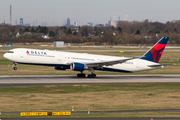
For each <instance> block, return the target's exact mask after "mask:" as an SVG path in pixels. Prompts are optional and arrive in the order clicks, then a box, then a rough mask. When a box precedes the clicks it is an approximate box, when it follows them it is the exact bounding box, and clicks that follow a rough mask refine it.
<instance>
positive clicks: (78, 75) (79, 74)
mask: <svg viewBox="0 0 180 120" xmlns="http://www.w3.org/2000/svg"><path fill="white" fill-rule="evenodd" d="M77 77H79V78H85V77H86V74H84V73H82V71H81V73H78V74H77Z"/></svg>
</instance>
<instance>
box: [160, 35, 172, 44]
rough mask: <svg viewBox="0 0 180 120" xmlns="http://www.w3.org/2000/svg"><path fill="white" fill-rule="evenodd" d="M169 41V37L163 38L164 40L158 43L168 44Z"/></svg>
mask: <svg viewBox="0 0 180 120" xmlns="http://www.w3.org/2000/svg"><path fill="white" fill-rule="evenodd" d="M168 40H169V37H163V38H162V39H161V40H160V41H159V42H158V44H167V42H168Z"/></svg>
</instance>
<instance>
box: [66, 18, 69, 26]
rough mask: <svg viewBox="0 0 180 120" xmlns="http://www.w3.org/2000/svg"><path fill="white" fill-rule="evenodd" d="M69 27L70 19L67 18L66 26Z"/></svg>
mask: <svg viewBox="0 0 180 120" xmlns="http://www.w3.org/2000/svg"><path fill="white" fill-rule="evenodd" d="M66 26H67V27H70V18H67V24H66Z"/></svg>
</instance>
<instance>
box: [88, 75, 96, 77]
mask: <svg viewBox="0 0 180 120" xmlns="http://www.w3.org/2000/svg"><path fill="white" fill-rule="evenodd" d="M95 77H96V74H89V75H88V78H95Z"/></svg>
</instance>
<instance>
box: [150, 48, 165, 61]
mask: <svg viewBox="0 0 180 120" xmlns="http://www.w3.org/2000/svg"><path fill="white" fill-rule="evenodd" d="M165 46H166V44H156V45H155V46H154V47H153V48H152V49H151V54H152V57H153V61H154V62H157V63H158V62H159V59H160V58H161V55H162V53H163V51H164V48H165Z"/></svg>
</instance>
